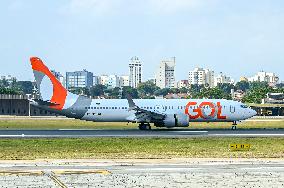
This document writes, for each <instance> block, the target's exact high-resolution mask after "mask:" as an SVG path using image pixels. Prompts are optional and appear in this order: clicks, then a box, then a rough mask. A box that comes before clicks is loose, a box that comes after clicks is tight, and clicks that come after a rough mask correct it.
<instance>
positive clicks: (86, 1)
mask: <svg viewBox="0 0 284 188" xmlns="http://www.w3.org/2000/svg"><path fill="white" fill-rule="evenodd" d="M0 23H1V26H0V65H1V67H0V75H8V74H11V75H13V76H16V77H17V78H18V79H19V80H33V74H32V71H31V66H30V63H29V58H30V57H31V56H38V57H40V58H41V59H42V60H43V61H44V62H45V64H46V65H47V66H48V67H49V68H50V69H55V70H56V71H60V72H62V73H65V72H66V71H75V70H83V69H87V70H89V71H91V72H93V73H94V75H101V74H118V75H125V74H128V63H129V61H130V59H131V57H133V56H138V57H139V59H140V60H141V61H142V63H143V80H147V79H148V78H153V77H154V73H155V72H156V70H157V68H158V65H159V63H160V61H161V60H163V59H168V58H171V57H176V79H177V80H181V79H187V78H188V71H190V70H193V69H194V68H195V67H203V68H209V69H212V70H214V71H215V73H216V74H217V73H219V72H223V73H225V74H227V75H228V76H231V77H232V78H234V79H236V80H238V79H239V77H240V76H247V77H250V76H253V75H254V74H255V73H256V72H258V71H261V70H263V71H268V72H275V73H276V74H277V75H279V76H280V79H281V80H284V1H283V0H249V1H248V0H238V1H234V0H54V1H38V0H2V1H1V2H0Z"/></svg>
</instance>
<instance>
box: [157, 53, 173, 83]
mask: <svg viewBox="0 0 284 188" xmlns="http://www.w3.org/2000/svg"><path fill="white" fill-rule="evenodd" d="M175 65H176V59H175V57H173V58H171V59H169V60H163V61H161V63H160V65H159V68H158V71H157V72H156V85H157V86H158V87H160V88H175V86H176V84H175Z"/></svg>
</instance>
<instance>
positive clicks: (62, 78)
mask: <svg viewBox="0 0 284 188" xmlns="http://www.w3.org/2000/svg"><path fill="white" fill-rule="evenodd" d="M51 73H52V74H53V75H54V76H55V77H56V79H57V80H58V81H59V82H60V83H61V84H62V85H63V86H64V87H66V82H65V77H64V76H63V75H62V74H61V73H60V72H56V71H55V70H51Z"/></svg>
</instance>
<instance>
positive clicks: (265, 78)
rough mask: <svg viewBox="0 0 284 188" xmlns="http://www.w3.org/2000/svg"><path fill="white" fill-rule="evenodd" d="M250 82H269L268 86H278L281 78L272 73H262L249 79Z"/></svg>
mask: <svg viewBox="0 0 284 188" xmlns="http://www.w3.org/2000/svg"><path fill="white" fill-rule="evenodd" d="M248 81H249V82H267V83H268V84H273V85H276V84H277V83H278V81H279V77H278V76H277V75H276V74H275V73H272V72H264V71H260V72H258V73H256V75H254V76H253V77H250V78H248Z"/></svg>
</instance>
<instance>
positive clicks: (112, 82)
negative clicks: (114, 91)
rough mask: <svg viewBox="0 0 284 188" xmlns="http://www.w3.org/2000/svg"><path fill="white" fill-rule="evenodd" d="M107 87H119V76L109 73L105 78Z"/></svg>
mask: <svg viewBox="0 0 284 188" xmlns="http://www.w3.org/2000/svg"><path fill="white" fill-rule="evenodd" d="M107 87H109V88H115V87H120V77H119V76H117V75H109V76H108V79H107Z"/></svg>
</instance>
